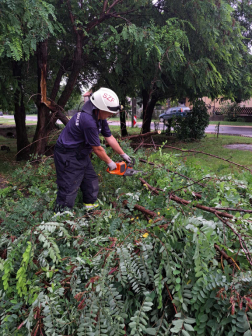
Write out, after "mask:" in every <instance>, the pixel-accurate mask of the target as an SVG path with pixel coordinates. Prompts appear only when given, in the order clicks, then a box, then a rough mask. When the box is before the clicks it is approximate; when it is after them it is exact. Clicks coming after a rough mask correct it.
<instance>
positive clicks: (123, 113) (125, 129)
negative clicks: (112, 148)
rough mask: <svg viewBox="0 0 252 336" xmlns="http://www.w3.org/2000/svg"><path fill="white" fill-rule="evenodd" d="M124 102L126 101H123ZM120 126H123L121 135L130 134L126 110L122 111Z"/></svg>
mask: <svg viewBox="0 0 252 336" xmlns="http://www.w3.org/2000/svg"><path fill="white" fill-rule="evenodd" d="M123 103H125V102H124V101H123ZM123 105H125V104H123ZM120 127H121V137H124V136H128V132H127V126H126V113H125V110H123V111H121V112H120Z"/></svg>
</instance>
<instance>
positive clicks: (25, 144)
mask: <svg viewBox="0 0 252 336" xmlns="http://www.w3.org/2000/svg"><path fill="white" fill-rule="evenodd" d="M12 70H13V76H14V77H15V78H16V80H17V83H18V85H17V88H16V90H15V93H14V118H15V124H16V134H17V156H16V160H17V161H20V160H28V159H29V152H30V148H29V140H28V136H27V132H26V124H25V118H26V113H25V105H24V90H23V85H22V63H21V62H15V61H13V69H12Z"/></svg>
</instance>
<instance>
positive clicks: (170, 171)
mask: <svg viewBox="0 0 252 336" xmlns="http://www.w3.org/2000/svg"><path fill="white" fill-rule="evenodd" d="M139 161H140V162H143V163H148V164H149V165H151V166H155V167H157V168H159V167H162V166H158V165H155V163H154V162H148V161H147V160H144V159H139ZM166 171H167V172H168V173H172V174H175V175H179V176H181V177H184V178H185V179H186V180H190V181H193V182H194V183H196V184H198V185H200V186H201V187H203V188H205V185H204V184H201V183H198V182H197V181H195V180H194V179H192V178H190V177H188V176H185V175H183V174H180V173H178V172H174V171H172V170H170V169H166Z"/></svg>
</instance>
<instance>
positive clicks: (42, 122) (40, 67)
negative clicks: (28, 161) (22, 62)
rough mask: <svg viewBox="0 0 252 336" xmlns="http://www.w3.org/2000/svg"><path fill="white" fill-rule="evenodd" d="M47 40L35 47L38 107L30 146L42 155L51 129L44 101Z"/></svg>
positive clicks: (32, 150)
mask: <svg viewBox="0 0 252 336" xmlns="http://www.w3.org/2000/svg"><path fill="white" fill-rule="evenodd" d="M47 56H48V54H47V41H44V42H40V43H39V44H38V48H37V72H38V93H39V94H38V96H37V101H36V105H37V108H38V123H37V127H36V132H35V135H34V138H33V143H32V146H31V152H32V153H34V154H35V153H36V154H38V155H43V154H44V153H45V150H46V144H47V140H48V136H49V131H50V129H51V125H50V110H49V108H48V107H47V106H46V105H45V103H44V102H46V101H47V98H46V77H47Z"/></svg>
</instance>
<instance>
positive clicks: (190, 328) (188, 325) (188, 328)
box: [184, 323, 194, 331]
mask: <svg viewBox="0 0 252 336" xmlns="http://www.w3.org/2000/svg"><path fill="white" fill-rule="evenodd" d="M184 327H185V329H186V330H188V331H194V328H193V327H192V326H191V325H190V324H186V323H184Z"/></svg>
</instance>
